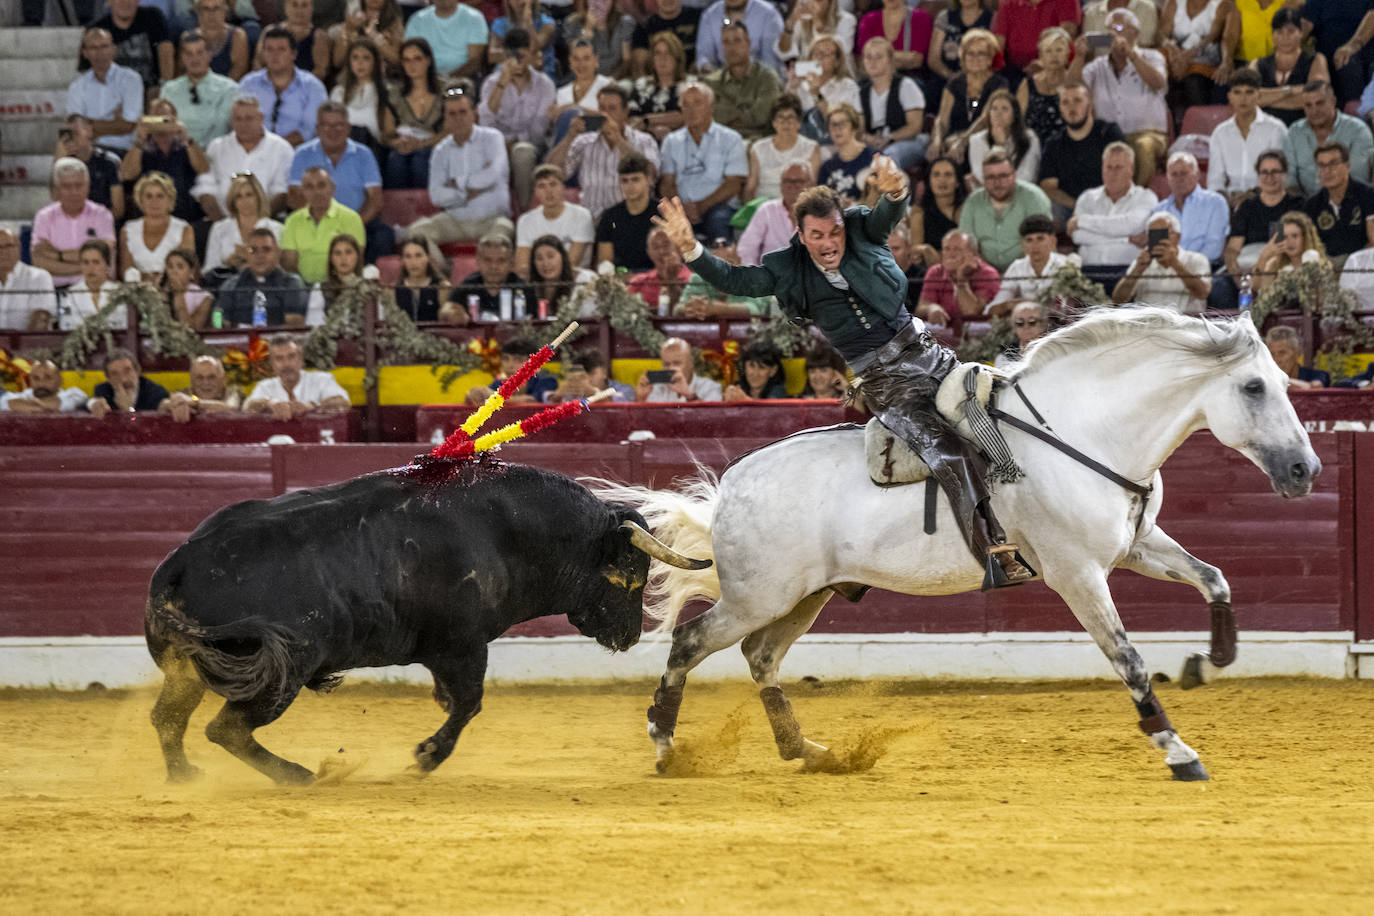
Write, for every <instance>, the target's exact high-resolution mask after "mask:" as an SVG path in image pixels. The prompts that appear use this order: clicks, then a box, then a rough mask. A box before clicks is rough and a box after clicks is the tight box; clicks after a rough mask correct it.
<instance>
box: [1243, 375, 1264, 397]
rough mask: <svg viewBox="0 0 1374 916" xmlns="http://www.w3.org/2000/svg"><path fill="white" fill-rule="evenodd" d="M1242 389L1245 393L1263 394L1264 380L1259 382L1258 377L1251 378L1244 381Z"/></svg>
mask: <svg viewBox="0 0 1374 916" xmlns="http://www.w3.org/2000/svg"><path fill="white" fill-rule="evenodd" d="M1244 390H1245V393H1246V394H1255V395H1258V394H1264V382H1261V381H1260V380H1259V379H1253V380H1251V381H1248V382H1246V383H1245V389H1244Z"/></svg>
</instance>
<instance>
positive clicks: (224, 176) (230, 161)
mask: <svg viewBox="0 0 1374 916" xmlns="http://www.w3.org/2000/svg"><path fill="white" fill-rule="evenodd" d="M294 153H295V150H293V149H292V148H291V144H290V143H287V142H286V141H285V140H283V139H282V138H281V137H278V136H277V135H276V134H274V133H272V132H270V131H269V132H267V133H264V134H263V135H262V139H261V140H259V141H258V145H257V146H255V147H253V151H252V152H251V153H250V152H248V151H247V150H246V149H244V148H243V144H241V143H239V138H238V137H237V136H235V135H234V134H232V133H228V134H225V135H224V136H223V137H216V138H215V139H214V140H212V141H211V142H210V145H209V146H208V147H206V149H205V156H206V158H208V159H209V160H210V170H209V171H207V172H206V173H205V174H203V175H201V176H200V177H199V178H197V179H196V185H195V187H194V188H193V189H192V191H191V193H192V194H194V195H195V196H196V197H200V196H202V195H204V194H213V195H214V196H215V200H217V201H218V202H219V205H220V208H221V209H225V208H226V206H227V205H226V204H225V202H224V198H225V195H226V194H228V193H229V181H230V179H231V178H233V177H234V176H235V175H236V174H238V173H239V172H252V173H253V177H255V178H257V180H258V183H259V184H261V185H262V189H263V190H264V191H266V192H267V199H268V200H271V199H272V198H273V197H276V196H277V195H278V194H285V193H286V179H287V176H288V174H289V173H290V171H291V157H292V155H294Z"/></svg>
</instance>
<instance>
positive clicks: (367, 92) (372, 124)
mask: <svg viewBox="0 0 1374 916" xmlns="http://www.w3.org/2000/svg"><path fill="white" fill-rule="evenodd" d="M329 100H330V101H331V102H339V103H340V104H342V105H345V106H347V108H348V123H349V124H350V125H351V126H353V127H362V128H366V129H367V132H368V133H370V134H371V135H372V136H374V137H376V138H378V139H381V136H382V127H381V125H380V124H378V123H377V87H376V85H374V84H373V83H363V84H361V85H359V86H358V87H357V88H356V89H354V90H353V99H352V100H351V101H348V100H345V99H344V87H343V82H342V81H340V82H339V85H337V86H335V87H334V90H333V91H332V92H330V93H329Z"/></svg>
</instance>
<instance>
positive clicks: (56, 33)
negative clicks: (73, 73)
mask: <svg viewBox="0 0 1374 916" xmlns="http://www.w3.org/2000/svg"><path fill="white" fill-rule="evenodd" d="M80 53H81V29H79V28H70V29H69V28H59V27H51V26H50V27H46V28H36V29H25V28H16V29H5V30H3V31H0V60H13V59H14V58H16V57H65V58H66V59H67V60H69V61H72V65H73V67H75V62H76V58H77V55H78V54H80Z"/></svg>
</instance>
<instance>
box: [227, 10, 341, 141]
mask: <svg viewBox="0 0 1374 916" xmlns="http://www.w3.org/2000/svg"><path fill="white" fill-rule="evenodd" d="M262 60H263V63H264V65H265V66H264V67H263V69H261V70H254V71H253V72H252V73H250V74H248V75H247V76H245V77H244V78H243V82H241V83H239V92H240V93H241V94H242V95H248V96H252V97H253V98H255V99H257V100H258V107H259V108H261V109H262V111H263V114H264V117H265V118H266V123H267V129H268V130H270V131H271V132H272V133H274V134H276V135H277V136H279V137H282V138H284V139H285V140H286V141H287V142H288V143H290V144H291V145H292V146H300V145H301V144H302V143H304V142H305V141H306V140H309V139H310V138H312V137H314V136H315V112H316V110H317V109H318V108H319V107H320V106H321V105H323V104H324V103H325V102H327V101H328V100H329V93H327V92H326V91H325V89H324V83H321V82H320V81H319V80H318V79H316V78H315V75H314V74H312V73H308V72H306V71H305V70H302V69H301V68H300V67H297V66H296V36H295V35H293V34H291V30H290V29H288V28H285V27H284V26H273V27H272V28H270V29H268V30H267V31H265V32H263V33H262Z"/></svg>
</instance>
